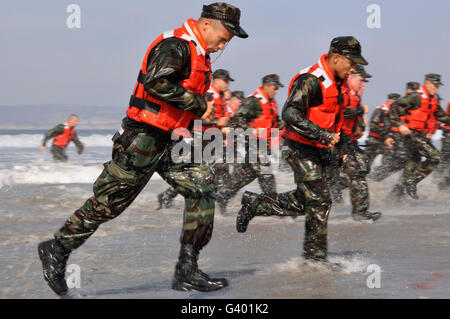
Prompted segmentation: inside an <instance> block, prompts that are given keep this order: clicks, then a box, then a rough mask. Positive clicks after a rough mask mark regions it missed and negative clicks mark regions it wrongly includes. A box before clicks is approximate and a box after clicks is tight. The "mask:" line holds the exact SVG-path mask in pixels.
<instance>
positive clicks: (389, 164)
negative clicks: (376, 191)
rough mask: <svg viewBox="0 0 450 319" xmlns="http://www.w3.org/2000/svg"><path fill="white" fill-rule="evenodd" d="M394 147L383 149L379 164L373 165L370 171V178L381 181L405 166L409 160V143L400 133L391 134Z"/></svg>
mask: <svg viewBox="0 0 450 319" xmlns="http://www.w3.org/2000/svg"><path fill="white" fill-rule="evenodd" d="M392 137H393V139H394V147H393V148H392V149H388V148H386V149H385V152H384V154H383V157H382V158H381V165H380V166H377V167H374V168H373V169H372V172H371V173H370V178H371V179H374V180H376V181H382V180H384V179H385V178H387V177H389V176H391V175H392V174H394V173H395V172H397V171H399V170H401V169H403V168H405V166H406V163H407V162H408V160H409V154H410V150H409V145H408V144H407V143H405V139H404V137H403V136H402V135H401V134H400V133H395V134H393V135H392Z"/></svg>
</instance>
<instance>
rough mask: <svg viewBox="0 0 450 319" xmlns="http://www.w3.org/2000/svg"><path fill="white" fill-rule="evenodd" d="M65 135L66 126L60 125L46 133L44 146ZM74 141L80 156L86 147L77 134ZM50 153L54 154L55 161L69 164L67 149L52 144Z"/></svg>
mask: <svg viewBox="0 0 450 319" xmlns="http://www.w3.org/2000/svg"><path fill="white" fill-rule="evenodd" d="M63 133H64V124H59V125H57V126H55V127H54V128H52V129H51V130H48V131H47V133H45V136H44V139H43V141H42V146H45V145H46V144H47V141H48V140H50V139H51V138H53V137H55V136H58V135H61V134H63ZM72 141H73V143H74V144H75V146H76V147H77V152H78V154H81V153H83V150H84V146H83V144H82V143H81V142H80V140H79V139H78V136H77V134H76V133H75V136H74V137H73V139H72ZM50 152H51V153H52V156H53V159H54V160H55V161H60V162H67V160H68V159H69V158H68V157H67V154H66V149H65V148H62V147H59V146H56V145H54V144H52V148H51V149H50Z"/></svg>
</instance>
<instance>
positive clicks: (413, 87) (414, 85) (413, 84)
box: [406, 82, 420, 91]
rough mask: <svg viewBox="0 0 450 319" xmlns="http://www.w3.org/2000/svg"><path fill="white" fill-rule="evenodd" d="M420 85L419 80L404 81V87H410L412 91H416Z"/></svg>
mask: <svg viewBox="0 0 450 319" xmlns="http://www.w3.org/2000/svg"><path fill="white" fill-rule="evenodd" d="M419 87H420V83H419V82H408V83H406V89H410V90H413V91H417V90H418V89H419Z"/></svg>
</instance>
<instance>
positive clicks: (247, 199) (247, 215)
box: [236, 191, 258, 233]
mask: <svg viewBox="0 0 450 319" xmlns="http://www.w3.org/2000/svg"><path fill="white" fill-rule="evenodd" d="M257 197H258V195H257V194H255V193H252V192H247V191H246V192H245V193H244V195H242V200H241V204H242V207H241V210H240V211H239V213H238V215H237V218H236V230H237V231H238V232H239V233H245V231H246V230H247V226H248V223H249V222H250V221H251V220H252V218H253V217H255V208H256V207H255V204H254V201H255V200H256V198H257Z"/></svg>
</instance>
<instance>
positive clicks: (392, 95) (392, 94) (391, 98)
mask: <svg viewBox="0 0 450 319" xmlns="http://www.w3.org/2000/svg"><path fill="white" fill-rule="evenodd" d="M399 98H400V94H398V93H390V94H388V100H396V99H399Z"/></svg>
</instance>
